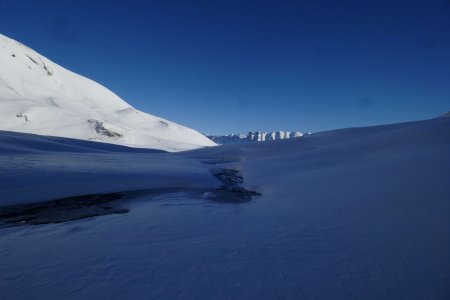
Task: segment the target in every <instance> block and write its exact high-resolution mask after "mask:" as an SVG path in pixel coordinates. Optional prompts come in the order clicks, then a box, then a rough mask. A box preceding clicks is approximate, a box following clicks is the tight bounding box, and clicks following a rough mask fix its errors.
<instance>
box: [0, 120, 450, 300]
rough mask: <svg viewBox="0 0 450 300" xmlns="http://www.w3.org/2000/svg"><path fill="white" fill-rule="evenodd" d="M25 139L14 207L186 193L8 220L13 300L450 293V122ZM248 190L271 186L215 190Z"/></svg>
mask: <svg viewBox="0 0 450 300" xmlns="http://www.w3.org/2000/svg"><path fill="white" fill-rule="evenodd" d="M13 135H20V134H13ZM10 138H11V136H9V137H8V134H6V133H4V134H3V138H2V139H3V140H2V142H1V143H0V149H3V148H5V147H6V148H7V150H6V151H4V150H2V151H0V157H1V163H0V168H1V172H0V184H1V185H2V186H1V187H0V193H2V194H1V195H0V201H2V204H5V203H9V204H14V203H36V202H39V199H41V200H48V199H57V198H58V197H59V198H60V197H69V196H75V194H74V193H78V194H77V195H89V194H94V193H97V194H99V193H114V192H117V191H123V190H127V189H128V190H132V189H141V188H150V189H151V188H156V187H158V186H159V187H161V188H164V187H168V188H169V187H170V188H173V187H178V189H172V190H170V191H168V192H166V193H156V194H155V193H154V194H151V195H146V194H142V195H139V196H137V197H135V198H134V199H133V201H130V202H128V203H127V204H126V206H125V208H126V209H127V210H128V212H127V213H123V212H125V211H117V213H113V214H109V215H102V216H99V217H96V218H86V219H81V220H76V221H71V222H64V223H59V224H46V225H32V226H16V227H4V228H0V270H1V281H0V285H1V289H0V293H1V296H2V298H5V299H98V298H110V299H447V298H448V295H449V294H450V288H449V285H448V283H449V282H450V277H449V274H450V262H449V259H448V253H450V232H449V228H450V218H449V213H448V212H449V211H450V186H449V184H448V183H449V182H450V168H449V166H450V155H449V153H450V118H437V119H433V120H427V121H419V122H411V123H403V124H394V125H385V126H376V127H368V128H350V129H342V130H335V131H328V132H321V133H317V134H312V135H308V136H306V137H303V138H300V139H289V140H280V141H274V142H270V143H245V144H240V145H226V146H220V147H212V148H208V149H199V150H193V151H188V152H180V153H131V152H127V150H126V149H128V148H123V149H122V150H121V149H118V148H116V149H114V151H112V150H111V151H106V150H107V149H104V148H102V149H99V150H98V151H97V150H95V147H94V146H93V145H82V144H76V145H75V146H74V151H73V152H70V151H67V150H69V149H68V148H69V146H70V142H62V141H58V143H57V147H63V148H62V149H64V150H63V151H65V152H59V151H50V150H49V151H48V152H46V151H43V147H41V146H39V149H38V150H36V151H32V150H29V151H28V152H25V151H22V150H20V149H23V148H24V147H25V146H24V145H25V144H26V140H27V139H30V141H32V143H31V144H30V147H29V148H30V149H33V147H34V146H33V145H42V143H45V141H42V140H40V141H39V143H37V141H36V140H35V139H34V138H33V137H32V136H29V135H24V136H21V137H20V138H17V139H16V141H20V145H18V146H17V147H13V146H11V145H10V146H5V145H7V144H8V139H10ZM42 138H44V137H41V139H42ZM52 142H53V140H49V141H48V143H49V144H47V146H45V147H49V145H51V144H52ZM15 143H16V142H11V143H9V144H15ZM102 145H104V144H102ZM84 146H86V147H84ZM55 147H56V146H55ZM80 147H81V148H82V149H83V150H80V149H81V148H80ZM14 149H19V150H20V151H19V150H18V152H17V153H14ZM86 149H91V150H89V151H88V150H86ZM55 150H56V148H55ZM236 186H237V187H242V188H244V189H245V190H247V191H255V192H258V193H259V194H260V195H259V196H257V197H255V198H254V199H252V200H251V201H239V202H232V201H230V202H223V201H211V200H213V198H214V196H219V195H220V193H217V191H220V189H221V188H223V189H225V190H226V189H227V188H226V187H231V188H233V187H236ZM193 191H199V192H193ZM83 199H84V200H86V198H83ZM84 200H83V201H84ZM119 201H121V200H119ZM39 203H42V202H39ZM70 205H72V204H70ZM70 205H69V207H71V206H70ZM60 208H61V207H58V209H60ZM13 217H14V216H13ZM15 217H17V215H15ZM25 218H26V216H25ZM22 220H23V219H22Z"/></svg>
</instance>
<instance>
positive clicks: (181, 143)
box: [0, 34, 215, 151]
mask: <svg viewBox="0 0 450 300" xmlns="http://www.w3.org/2000/svg"><path fill="white" fill-rule="evenodd" d="M0 66H1V68H0V130H7V131H15V132H25V133H33V134H41V135H49V136H57V137H67V138H75V139H83V140H91V141H98V142H107V143H113V144H119V145H125V146H131V147H141V148H154V149H161V150H166V151H181V150H190V149H195V148H199V147H204V146H214V145H215V144H214V143H213V142H211V141H210V140H209V139H207V138H206V137H205V136H203V135H202V134H201V133H199V132H197V131H195V130H193V129H191V128H188V127H185V126H182V125H180V124H177V123H174V122H171V121H169V120H166V119H163V118H159V117H157V116H154V115H151V114H148V113H145V112H143V111H139V110H137V109H135V108H134V107H133V106H131V105H130V104H128V103H127V102H126V101H125V100H123V99H121V98H120V97H119V96H117V95H116V94H115V93H114V92H112V91H111V90H109V89H107V88H106V87H104V86H102V85H101V84H99V83H97V82H95V81H93V80H91V79H88V78H86V77H83V76H81V75H79V74H76V73H74V72H71V71H70V70H67V69H65V68H63V67H61V66H60V65H58V64H56V63H54V62H52V61H51V60H49V59H48V58H46V57H44V56H43V55H41V54H39V53H37V52H36V51H34V50H33V49H31V48H30V47H28V46H25V45H23V44H22V43H20V42H17V41H15V40H13V39H10V38H8V37H6V36H4V35H2V34H0Z"/></svg>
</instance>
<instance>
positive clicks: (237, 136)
mask: <svg viewBox="0 0 450 300" xmlns="http://www.w3.org/2000/svg"><path fill="white" fill-rule="evenodd" d="M302 136H303V133H302V132H300V131H292V132H291V131H273V132H262V131H250V132H248V133H247V134H242V133H233V134H226V135H207V137H208V138H209V139H210V140H211V141H213V142H215V143H217V144H237V143H245V142H264V141H275V140H284V139H292V138H299V137H302Z"/></svg>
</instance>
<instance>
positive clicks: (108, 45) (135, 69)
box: [0, 0, 450, 134]
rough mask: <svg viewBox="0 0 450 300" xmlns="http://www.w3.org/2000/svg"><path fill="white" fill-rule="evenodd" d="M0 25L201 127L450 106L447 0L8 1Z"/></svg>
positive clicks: (263, 125) (401, 116)
mask: <svg viewBox="0 0 450 300" xmlns="http://www.w3.org/2000/svg"><path fill="white" fill-rule="evenodd" d="M0 32H1V33H3V34H5V35H7V36H9V37H11V38H13V39H16V40H18V41H20V42H22V43H24V44H26V45H28V46H30V47H31V48H33V49H35V50H36V51H38V52H40V53H41V54H43V55H44V56H46V57H48V58H49V59H51V60H53V61H55V62H56V63H59V64H60V65H62V66H64V67H66V68H68V69H70V70H72V71H74V72H76V73H79V74H82V75H84V76H87V77H89V78H91V79H93V80H95V81H97V82H99V83H101V84H103V85H105V86H106V87H108V88H109V89H111V90H112V91H114V92H115V93H117V94H118V95H119V96H121V97H122V98H123V99H125V100H126V101H127V102H129V103H130V104H131V105H133V106H135V107H136V108H138V109H141V110H144V111H146V112H149V113H151V114H154V115H158V116H161V117H164V118H167V119H169V120H172V121H175V122H178V123H181V124H184V125H187V126H190V127H193V128H195V129H197V130H199V131H201V132H204V133H212V134H220V133H231V132H247V131H249V130H263V131H272V130H300V131H311V132H315V131H321V130H326V129H333V128H342V127H353V126H366V125H373V124H383V123H394V122H402V121H411V120H417V119H426V118H432V117H435V116H437V115H439V114H442V113H444V112H446V111H448V110H450V0H427V1H425V0H421V1H415V0H410V1H396V0H391V1H383V0H372V1H364V0H355V1H345V0H344V1H336V0H334V1H320V0H314V1H282V0H278V1H263V0H259V1H245V0H241V1H214V0H210V1H188V0H184V1H170V0H165V1H132V0H127V1H98V0H90V1H84V0H78V1H73V0H72V1H63V0H58V1H44V0H41V1H24V0H22V1H17V0H0Z"/></svg>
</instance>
